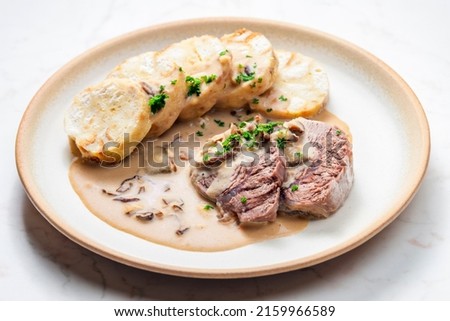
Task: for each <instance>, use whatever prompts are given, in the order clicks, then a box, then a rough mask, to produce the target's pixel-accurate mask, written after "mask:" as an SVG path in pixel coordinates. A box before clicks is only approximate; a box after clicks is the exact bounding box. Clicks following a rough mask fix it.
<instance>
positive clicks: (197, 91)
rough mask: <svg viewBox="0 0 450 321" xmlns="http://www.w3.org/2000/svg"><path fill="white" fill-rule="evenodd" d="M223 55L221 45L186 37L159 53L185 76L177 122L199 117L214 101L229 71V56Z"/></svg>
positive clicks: (215, 40)
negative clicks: (178, 67)
mask: <svg viewBox="0 0 450 321" xmlns="http://www.w3.org/2000/svg"><path fill="white" fill-rule="evenodd" d="M224 52H225V47H224V45H223V44H222V42H221V41H220V40H219V39H218V38H216V37H213V36H209V35H204V36H200V37H192V38H188V39H186V40H183V41H180V42H177V43H175V44H172V45H170V46H169V47H167V48H166V49H164V50H162V51H161V52H160V54H161V57H164V59H167V60H172V61H174V62H175V64H177V65H178V66H180V70H183V71H184V72H185V74H186V79H185V82H186V85H187V91H186V97H185V98H186V101H185V104H184V106H183V109H182V111H181V113H180V116H179V119H181V120H191V119H194V118H197V117H200V116H201V115H203V114H205V113H206V112H207V111H209V110H210V109H211V108H212V107H213V106H214V104H215V103H216V102H217V99H218V98H219V95H220V94H221V93H222V90H223V88H224V85H225V82H226V80H227V78H228V75H229V73H230V70H231V69H230V62H231V56H230V55H225V54H223V53H224Z"/></svg>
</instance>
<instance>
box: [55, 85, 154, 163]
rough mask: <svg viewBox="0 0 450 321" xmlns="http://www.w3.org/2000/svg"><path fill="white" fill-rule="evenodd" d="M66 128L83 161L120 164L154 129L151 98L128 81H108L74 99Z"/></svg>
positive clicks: (66, 115)
mask: <svg viewBox="0 0 450 321" xmlns="http://www.w3.org/2000/svg"><path fill="white" fill-rule="evenodd" d="M64 126H65V130H66V132H67V134H68V136H69V138H70V139H71V140H73V142H74V144H75V145H76V147H77V148H78V149H79V151H80V153H81V156H82V157H83V158H86V159H90V160H94V161H98V162H105V163H116V162H119V161H121V160H122V159H123V158H125V157H126V156H128V155H129V154H130V153H131V152H132V151H133V150H134V149H135V148H136V145H137V144H138V143H139V142H140V141H141V140H142V139H143V138H144V137H145V135H146V134H147V132H148V131H149V129H150V127H151V121H150V113H149V107H148V95H147V93H146V92H145V91H144V90H142V87H141V86H140V85H139V84H137V83H136V82H134V81H131V80H129V79H106V80H104V81H102V82H100V83H99V84H97V85H94V86H91V87H88V88H86V89H84V90H83V91H82V92H80V93H79V94H78V95H76V96H75V97H74V99H73V102H72V104H71V106H70V107H69V108H68V110H67V112H66V114H65V119H64Z"/></svg>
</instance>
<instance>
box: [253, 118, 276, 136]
mask: <svg viewBox="0 0 450 321" xmlns="http://www.w3.org/2000/svg"><path fill="white" fill-rule="evenodd" d="M278 125H281V123H280V122H276V121H271V122H270V123H263V124H258V125H257V126H256V131H257V132H258V133H268V134H271V133H272V132H273V130H274V128H275V127H276V126H278Z"/></svg>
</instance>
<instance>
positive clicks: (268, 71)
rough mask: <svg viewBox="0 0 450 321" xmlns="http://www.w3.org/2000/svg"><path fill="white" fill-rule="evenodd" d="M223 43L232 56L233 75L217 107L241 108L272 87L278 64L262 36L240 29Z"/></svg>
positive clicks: (229, 35) (267, 42)
mask: <svg viewBox="0 0 450 321" xmlns="http://www.w3.org/2000/svg"><path fill="white" fill-rule="evenodd" d="M221 41H222V43H223V44H224V46H225V47H226V49H227V51H228V52H229V53H231V55H232V73H231V74H230V78H229V79H228V83H227V87H226V88H225V90H224V93H223V96H222V97H221V98H220V99H219V101H218V103H217V106H218V107H220V108H230V109H235V108H240V107H242V106H244V105H246V104H247V103H249V102H250V101H251V100H252V99H253V97H255V96H259V95H261V94H262V93H263V92H265V91H266V90H267V89H269V88H270V87H271V86H272V84H273V82H274V81H275V76H276V71H277V66H278V61H277V58H276V56H275V53H274V50H273V48H272V44H271V43H270V41H269V40H268V39H267V38H266V37H265V36H264V35H262V34H261V33H258V32H253V31H250V30H247V29H239V30H237V31H235V32H234V33H231V34H227V35H224V36H223V37H222V38H221Z"/></svg>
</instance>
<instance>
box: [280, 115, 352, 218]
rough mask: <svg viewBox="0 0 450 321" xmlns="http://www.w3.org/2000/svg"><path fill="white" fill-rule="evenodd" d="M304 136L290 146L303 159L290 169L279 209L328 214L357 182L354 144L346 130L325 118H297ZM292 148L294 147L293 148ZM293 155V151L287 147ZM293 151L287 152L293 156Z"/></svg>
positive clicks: (318, 215)
mask: <svg viewBox="0 0 450 321" xmlns="http://www.w3.org/2000/svg"><path fill="white" fill-rule="evenodd" d="M289 123H298V124H299V125H300V126H302V127H303V128H304V135H303V136H302V139H301V140H299V141H298V142H296V143H294V144H293V145H292V146H290V147H289V148H293V150H297V152H294V153H300V154H297V155H301V157H302V158H303V161H302V162H301V163H300V164H298V165H296V166H293V167H290V168H288V170H287V171H286V172H287V173H286V181H285V182H284V184H283V187H282V190H281V202H280V208H279V211H280V212H283V213H287V214H295V215H300V216H303V217H305V218H314V219H317V218H326V217H328V216H329V215H330V214H332V213H334V212H335V211H336V210H337V209H338V208H339V207H340V206H341V205H342V204H343V202H344V201H345V199H346V198H347V196H348V194H349V192H350V189H351V186H352V183H353V165H352V146H351V143H350V142H349V140H348V138H347V136H346V135H345V133H344V132H343V131H341V130H340V129H339V128H337V127H335V126H331V125H328V124H326V123H323V122H318V121H311V120H306V119H303V118H297V119H295V120H293V121H290V122H289ZM291 151H292V150H291ZM286 152H287V153H289V154H290V155H291V156H292V152H289V150H287V151H286ZM290 155H286V156H287V158H288V159H289V156H290Z"/></svg>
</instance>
